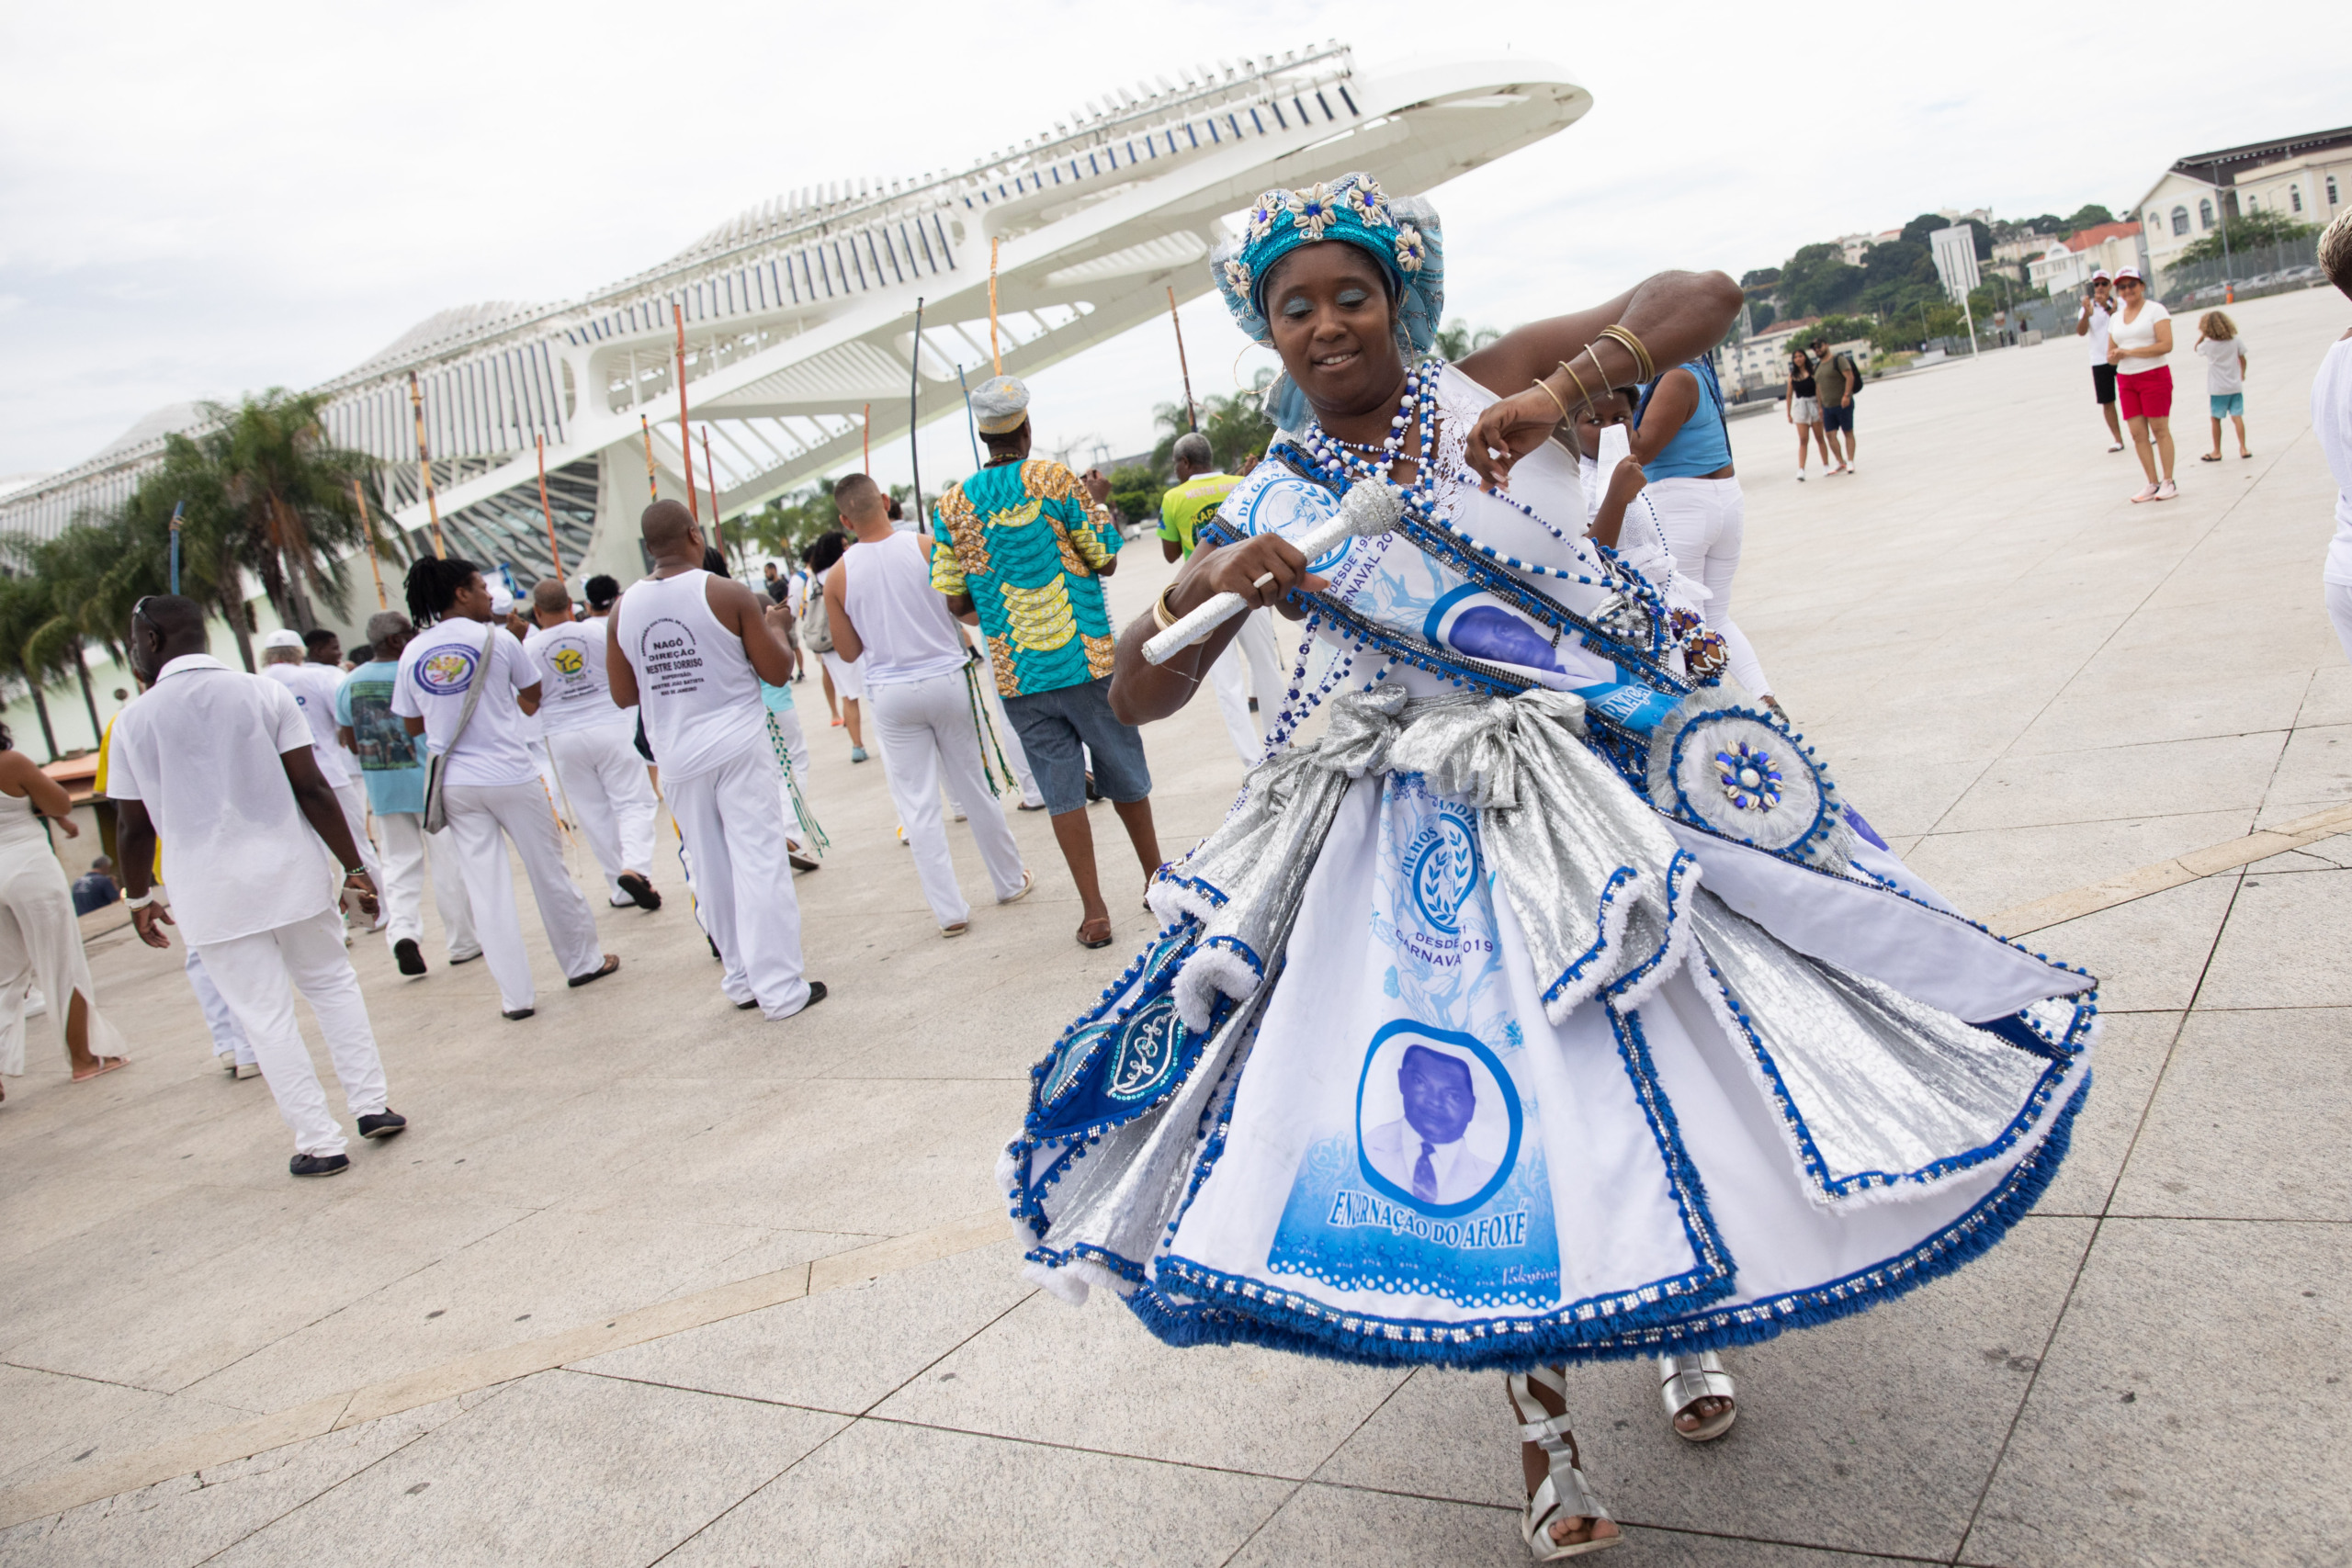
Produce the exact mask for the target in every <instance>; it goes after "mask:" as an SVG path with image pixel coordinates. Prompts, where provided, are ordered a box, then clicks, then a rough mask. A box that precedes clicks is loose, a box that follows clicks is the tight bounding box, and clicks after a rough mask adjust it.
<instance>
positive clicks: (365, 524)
mask: <svg viewBox="0 0 2352 1568" xmlns="http://www.w3.org/2000/svg"><path fill="white" fill-rule="evenodd" d="M351 499H352V500H354V501H356V502H358V503H359V527H360V530H361V531H362V532H363V533H365V534H366V535H367V536H368V572H369V573H370V574H371V575H373V576H374V578H375V579H376V608H378V609H379V610H389V609H390V608H391V607H392V602H391V601H390V599H387V598H386V597H384V563H383V562H381V561H379V560H378V559H377V558H376V525H375V523H374V522H373V521H371V520H370V519H369V517H368V492H367V491H364V490H361V489H360V488H359V476H358V475H356V474H354V475H353V476H352V479H351ZM179 526H180V520H179V513H177V512H174V513H172V592H175V593H177V592H179V591H180V571H179V553H180V552H179Z"/></svg>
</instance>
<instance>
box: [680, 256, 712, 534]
mask: <svg viewBox="0 0 2352 1568" xmlns="http://www.w3.org/2000/svg"><path fill="white" fill-rule="evenodd" d="M670 319H671V320H672V321H675V322H677V323H678V450H679V451H681V452H683V453H684V454H685V455H686V510H687V512H689V513H692V514H693V516H694V520H695V522H697V523H699V522H701V521H702V507H701V505H700V503H698V502H696V501H695V449H694V446H693V440H694V438H693V437H692V436H690V435H688V434H686V312H685V308H684V306H682V305H680V304H679V303H678V302H677V301H676V300H674V299H673V300H671V301H670ZM711 504H713V505H714V506H715V505H717V504H718V498H717V497H716V496H714V497H712V498H711Z"/></svg>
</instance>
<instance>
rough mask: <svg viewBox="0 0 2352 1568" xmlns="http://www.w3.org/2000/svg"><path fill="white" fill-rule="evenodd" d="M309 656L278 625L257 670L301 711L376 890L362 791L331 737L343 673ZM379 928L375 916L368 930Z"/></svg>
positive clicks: (295, 635) (376, 868) (264, 642)
mask: <svg viewBox="0 0 2352 1568" xmlns="http://www.w3.org/2000/svg"><path fill="white" fill-rule="evenodd" d="M310 658H311V649H310V645H309V644H308V643H306V642H305V641H304V640H303V638H302V634H301V633H300V632H298V631H292V630H288V629H287V628H284V627H280V628H279V629H278V630H277V631H274V632H272V633H270V634H269V635H268V636H267V637H264V638H262V639H261V672H262V673H263V674H265V675H266V676H268V677H269V678H270V679H271V680H273V681H276V682H277V683H278V684H279V685H281V686H283V687H285V688H286V689H287V690H288V691H289V692H291V693H293V694H294V705H295V706H297V707H299V708H300V709H301V710H302V721H303V722H304V723H305V724H308V725H309V726H310V727H311V755H312V756H313V757H315V758H316V759H317V761H318V764H319V774H320V776H321V777H322V778H323V779H325V780H326V781H327V787H328V788H330V789H332V790H334V798H335V800H336V802H337V803H338V804H339V805H341V806H342V807H343V816H344V820H345V821H346V822H348V823H350V824H351V841H352V842H353V843H354V844H356V846H358V849H359V858H360V860H361V861H362V862H363V863H365V864H366V865H367V867H368V880H369V881H371V882H373V883H374V884H375V885H376V886H378V887H379V888H380V887H382V886H383V885H384V868H383V865H382V864H381V863H379V861H378V860H377V859H376V846H375V843H374V841H373V840H370V839H369V838H368V795H367V792H366V791H364V790H362V789H361V788H360V787H359V781H358V780H357V779H356V778H355V777H353V776H352V772H351V769H350V767H349V766H348V765H347V764H346V763H345V761H344V754H343V745H342V743H341V742H340V741H339V740H338V739H336V737H335V721H334V703H335V697H336V695H337V694H338V693H340V692H341V691H342V689H343V671H340V670H337V669H336V668H335V667H334V665H332V664H312V663H311V662H310ZM383 927H384V922H383V919H382V918H381V917H380V916H379V918H378V919H377V921H376V924H375V927H374V929H375V930H378V931H381V930H382V929H383Z"/></svg>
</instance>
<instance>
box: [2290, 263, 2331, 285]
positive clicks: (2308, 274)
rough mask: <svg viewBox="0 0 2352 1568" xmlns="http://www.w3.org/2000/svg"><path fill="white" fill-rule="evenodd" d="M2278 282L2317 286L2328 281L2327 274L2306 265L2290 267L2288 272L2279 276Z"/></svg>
mask: <svg viewBox="0 0 2352 1568" xmlns="http://www.w3.org/2000/svg"><path fill="white" fill-rule="evenodd" d="M2278 281H2279V282H2281V283H2301V284H2305V285H2311V286H2316V285H2318V284H2322V283H2325V282H2326V281H2327V274H2325V273H2324V272H2322V271H2321V270H2320V269H2319V268H2317V267H2315V266H2312V265H2309V264H2305V265H2302V266H2290V267H2289V268H2288V269H2287V270H2286V271H2284V272H2282V273H2280V274H2279V275H2278Z"/></svg>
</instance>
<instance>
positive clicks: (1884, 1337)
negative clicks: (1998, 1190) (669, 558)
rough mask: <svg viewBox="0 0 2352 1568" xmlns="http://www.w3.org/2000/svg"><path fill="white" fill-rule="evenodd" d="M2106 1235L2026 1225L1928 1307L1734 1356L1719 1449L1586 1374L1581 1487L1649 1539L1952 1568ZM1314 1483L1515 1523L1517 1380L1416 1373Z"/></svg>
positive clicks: (1618, 1387) (2078, 1225) (1572, 1378)
mask: <svg viewBox="0 0 2352 1568" xmlns="http://www.w3.org/2000/svg"><path fill="white" fill-rule="evenodd" d="M2091 1229H2092V1227H2091V1224H2090V1222H2088V1221H2085V1220H2076V1219H2058V1218H2052V1219H2035V1218H2029V1219H2027V1220H2025V1221H2024V1222H2023V1223H2021V1224H2019V1225H2018V1227H2017V1228H2016V1229H2015V1230H2014V1231H2012V1232H2011V1233H2010V1235H2009V1237H2008V1239H2007V1241H2005V1242H2003V1243H2002V1244H2001V1246H1999V1247H1996V1248H1995V1249H1994V1250H1993V1251H1992V1252H1991V1253H1989V1254H1987V1255H1985V1257H1984V1258H1979V1259H1977V1260H1976V1261H1974V1262H1973V1263H1970V1264H1969V1265H1968V1266H1967V1267H1965V1268H1963V1269H1961V1270H1960V1271H1959V1272H1958V1273H1956V1274H1953V1275H1951V1276H1950V1277H1949V1278H1947V1279H1945V1280H1939V1281H1938V1282H1937V1283H1935V1284H1933V1285H1930V1286H1928V1287H1926V1288H1925V1289H1924V1290H1921V1291H1919V1292H1916V1293H1915V1294H1912V1295H1910V1296H1906V1297H1905V1298H1903V1299H1901V1300H1900V1301H1896V1302H1893V1303H1887V1304H1885V1305H1883V1306H1881V1307H1879V1308H1877V1309H1876V1310H1875V1311H1872V1312H1870V1313H1866V1314H1863V1315H1862V1316H1860V1317H1856V1318H1849V1319H1848V1320H1846V1321H1844V1322H1841V1323H1836V1324H1832V1325H1827V1326H1826V1327H1822V1328H1816V1329H1810V1330H1806V1331H1804V1332H1803V1333H1796V1334H1785V1335H1782V1336H1781V1337H1780V1338H1778V1339H1775V1340H1772V1341H1770V1343H1767V1344H1764V1345H1760V1346H1752V1347H1749V1348H1747V1349H1744V1350H1738V1351H1734V1352H1731V1353H1729V1354H1728V1355H1727V1356H1726V1357H1725V1360H1726V1363H1727V1364H1728V1365H1729V1366H1730V1368H1731V1370H1732V1371H1733V1373H1734V1375H1735V1376H1736V1377H1737V1378H1738V1380H1739V1396H1740V1406H1741V1414H1740V1418H1739V1422H1738V1424H1737V1425H1736V1426H1735V1427H1733V1428H1732V1429H1731V1431H1730V1432H1729V1433H1727V1434H1726V1435H1725V1436H1724V1437H1723V1438H1719V1439H1718V1440H1716V1441H1715V1442H1713V1443H1706V1444H1691V1443H1686V1442H1684V1441H1682V1440H1681V1439H1680V1438H1677V1437H1675V1436H1674V1435H1673V1433H1672V1432H1671V1431H1670V1430H1669V1429H1668V1426H1667V1422H1666V1415H1665V1412H1664V1411H1663V1409H1662V1408H1661V1407H1660V1405H1659V1402H1658V1396H1657V1374H1656V1372H1655V1371H1653V1364H1652V1363H1649V1362H1624V1361H1613V1362H1606V1363H1602V1364H1600V1365H1595V1366H1587V1367H1578V1368H1576V1369H1574V1370H1573V1371H1571V1372H1570V1375H1569V1383H1568V1408H1569V1410H1570V1411H1571V1412H1572V1413H1573V1414H1574V1415H1575V1416H1577V1422H1578V1430H1577V1439H1578V1442H1579V1443H1580V1444H1581V1445H1582V1446H1583V1449H1584V1458H1585V1472H1586V1473H1587V1474H1588V1475H1589V1476H1590V1477H1591V1478H1592V1483H1593V1485H1594V1487H1595V1489H1596V1490H1598V1491H1599V1492H1600V1497H1601V1500H1602V1501H1603V1502H1604V1503H1606V1504H1607V1505H1608V1506H1609V1508H1610V1511H1611V1513H1613V1514H1617V1515H1619V1516H1621V1517H1625V1518H1630V1519H1637V1520H1640V1521H1642V1522H1644V1523H1645V1524H1651V1525H1657V1526H1662V1527H1668V1528H1671V1529H1688V1530H1695V1531H1700V1532H1703V1533H1709V1534H1722V1535H1731V1536H1742V1537H1756V1538H1758V1539H1763V1540H1781V1541H1794V1542H1803V1543H1806V1544H1811V1545H1817V1546H1824V1547H1836V1548H1839V1549H1842V1550H1846V1551H1881V1552H1891V1553H1895V1554H1908V1555H1919V1556H1949V1554H1950V1553H1951V1551H1953V1550H1954V1549H1955V1548H1956V1547H1958V1545H1959V1544H1960V1540H1961V1537H1962V1532H1963V1531H1964V1530H1965V1529H1966V1528H1967V1524H1968V1519H1969V1517H1970V1515H1971V1514H1972V1513H1973V1510H1974V1508H1975V1506H1976V1498H1977V1495H1978V1493H1979V1492H1980V1491H1981V1489H1982V1488H1983V1486H1984V1483H1985V1478H1986V1477H1987V1476H1988V1475H1990V1474H1991V1473H1992V1469H1993V1462H1994V1459H1995V1456H1996V1454H1997V1453H1998V1451H1999V1449H2000V1444H2001V1439H2002V1437H2003V1435H2004V1434H2005V1433H2006V1432H2007V1430H2008V1427H2009V1423H2010V1422H2011V1420H2012V1419H2014V1417H2015V1416H2016V1414H2017V1410H2018V1404H2019V1402H2020V1401H2021V1400H2022V1399H2023V1398H2024V1396H2025V1390H2026V1384H2027V1380H2028V1378H2029V1377H2030V1374H2031V1372H2032V1370H2033V1366H2034V1358H2035V1357H2037V1356H2038V1355H2040V1354H2041V1346H2042V1344H2043V1342H2044V1341H2045V1340H2046V1339H2047V1338H2048V1337H2049V1336H2050V1332H2051V1328H2052V1325H2053V1324H2054V1323H2055V1322H2056V1321H2057V1317H2058V1313H2059V1308H2060V1304H2061V1303H2062V1302H2063V1301H2064V1297H2065V1292H2066V1287H2067V1284H2068V1282H2069V1281H2070V1280H2072V1279H2073V1276H2074V1269H2075V1263H2076V1261H2077V1260H2078V1259H2079V1258H2081V1257H2082V1254H2083V1249H2084V1248H2085V1247H2086V1246H2087V1245H2088V1242H2089V1238H2090V1235H2091ZM1928 1412H1932V1416H1926V1415H1925V1413H1928ZM1315 1479H1316V1480H1317V1481H1319V1482H1328V1483H1344V1484H1348V1485H1353V1486H1366V1487H1375V1488H1378V1489H1381V1490H1384V1491H1394V1492H1402V1493H1410V1494H1415V1495H1423V1496H1438V1497H1445V1498H1451V1499H1453V1500H1455V1501H1458V1502H1465V1503H1484V1504H1492V1505H1498V1506H1517V1503H1518V1501H1519V1499H1520V1498H1521V1497H1522V1496H1523V1495H1524V1487H1523V1483H1522V1482H1521V1474H1520V1469H1519V1460H1518V1441H1517V1433H1516V1431H1515V1430H1514V1429H1513V1427H1512V1424H1511V1420H1510V1410H1509V1406H1508V1405H1507V1404H1506V1403H1505V1401H1504V1398H1503V1386H1502V1379H1501V1378H1500V1377H1499V1376H1496V1375H1493V1374H1488V1375H1486V1376H1482V1377H1469V1376H1463V1375H1459V1374H1432V1373H1429V1372H1419V1373H1416V1374H1415V1376H1414V1377H1413V1379H1412V1381H1411V1382H1408V1383H1407V1384H1406V1385H1405V1387H1404V1388H1403V1389H1401V1390H1399V1391H1398V1392H1397V1395H1396V1396H1395V1397H1394V1398H1392V1399H1390V1400H1389V1401H1388V1403H1387V1404H1384V1405H1383V1406H1382V1407H1381V1408H1380V1411H1379V1413H1378V1414H1377V1415H1375V1416H1374V1417H1373V1418H1372V1419H1371V1420H1370V1421H1368V1422H1366V1423H1365V1424H1364V1427H1363V1430H1362V1431H1361V1432H1359V1433H1357V1434H1356V1436H1355V1437H1353V1438H1351V1439H1349V1441H1348V1442H1347V1444H1346V1445H1345V1446H1344V1447H1342V1448H1341V1449H1340V1451H1339V1452H1338V1453H1337V1454H1335V1455H1334V1456H1332V1458H1331V1460H1330V1461H1329V1463H1327V1464H1325V1465H1324V1467H1323V1468H1322V1469H1321V1470H1319V1471H1317V1472H1316V1476H1315Z"/></svg>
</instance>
